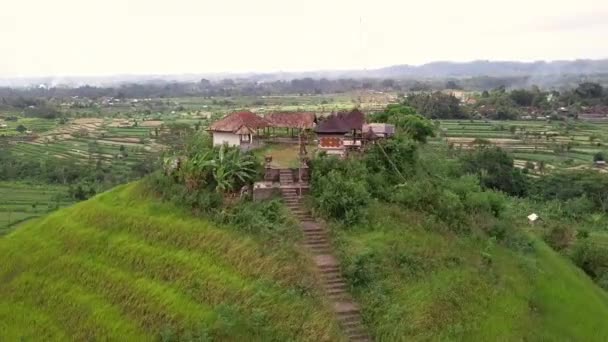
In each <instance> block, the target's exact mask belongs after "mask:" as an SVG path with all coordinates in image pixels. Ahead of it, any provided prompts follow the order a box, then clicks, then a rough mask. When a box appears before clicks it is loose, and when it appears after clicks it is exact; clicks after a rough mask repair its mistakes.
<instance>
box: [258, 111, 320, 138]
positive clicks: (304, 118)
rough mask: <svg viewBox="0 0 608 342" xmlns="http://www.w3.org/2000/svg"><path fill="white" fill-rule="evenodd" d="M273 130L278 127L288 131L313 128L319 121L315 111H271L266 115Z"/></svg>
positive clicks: (292, 132)
mask: <svg viewBox="0 0 608 342" xmlns="http://www.w3.org/2000/svg"><path fill="white" fill-rule="evenodd" d="M264 119H266V120H267V121H268V123H269V124H270V127H272V129H273V130H275V129H276V128H284V129H286V130H287V132H291V136H292V137H293V136H294V132H300V131H302V130H311V129H313V128H314V127H315V124H316V123H317V116H316V115H315V114H314V113H307V112H299V113H270V114H266V115H265V116H264Z"/></svg>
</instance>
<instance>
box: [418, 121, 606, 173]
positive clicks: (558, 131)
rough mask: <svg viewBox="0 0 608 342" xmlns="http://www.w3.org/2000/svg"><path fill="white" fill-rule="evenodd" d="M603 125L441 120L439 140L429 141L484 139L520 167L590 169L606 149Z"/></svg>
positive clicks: (456, 143)
mask: <svg viewBox="0 0 608 342" xmlns="http://www.w3.org/2000/svg"><path fill="white" fill-rule="evenodd" d="M606 128H607V126H606V124H605V123H599V122H598V123H587V122H585V123H584V122H577V121H565V122H564V121H547V120H542V121H540V120H539V121H521V120H520V121H487V120H486V121H481V120H442V121H441V122H440V139H434V140H432V141H431V142H430V143H431V144H432V145H441V144H444V145H447V146H449V147H451V148H453V149H456V150H458V149H470V148H475V147H476V146H475V145H477V144H476V143H475V141H474V140H475V139H484V140H485V141H486V142H487V144H492V145H495V146H498V147H500V148H502V149H504V150H506V151H509V152H511V154H512V156H513V157H514V158H515V159H516V160H517V161H518V162H517V165H518V166H520V167H523V165H524V164H525V162H526V161H533V162H539V161H544V162H547V163H548V164H549V165H551V168H560V169H563V168H571V167H575V166H585V167H587V168H589V167H591V166H592V163H593V160H594V157H595V156H596V155H597V154H598V153H602V152H604V151H606V146H608V135H606V133H605V132H606Z"/></svg>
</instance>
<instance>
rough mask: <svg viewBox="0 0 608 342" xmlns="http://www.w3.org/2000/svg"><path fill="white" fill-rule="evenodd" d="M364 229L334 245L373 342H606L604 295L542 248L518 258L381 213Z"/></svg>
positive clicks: (339, 236)
mask: <svg viewBox="0 0 608 342" xmlns="http://www.w3.org/2000/svg"><path fill="white" fill-rule="evenodd" d="M371 222H373V224H371V227H369V226H368V227H366V228H363V227H359V228H353V229H351V230H346V231H345V230H342V229H335V231H336V233H335V235H336V237H335V240H336V244H337V246H338V248H339V249H340V251H341V258H342V260H343V262H345V266H346V268H345V269H346V272H347V275H348V277H349V280H351V282H352V283H353V285H354V290H355V295H356V297H357V298H358V299H359V301H360V302H361V304H362V306H363V309H364V313H365V319H366V321H367V323H368V325H369V326H370V327H371V330H372V332H373V334H374V335H375V336H376V338H377V339H378V340H383V341H384V340H386V341H397V340H467V341H506V340H508V341H515V340H531V341H556V340H560V341H563V340H578V341H605V340H606V339H608V325H606V324H605V320H606V317H608V295H607V294H606V293H605V292H603V291H602V290H601V289H599V288H598V287H597V286H596V285H594V284H593V282H592V281H591V280H590V279H588V278H587V277H586V276H585V275H584V274H583V272H581V271H580V270H579V269H577V268H576V267H575V266H573V265H572V264H570V262H568V261H567V260H566V259H564V258H562V257H561V256H559V255H557V254H556V253H555V252H553V251H552V250H550V248H549V247H547V246H546V245H545V244H544V243H542V242H540V241H535V252H526V253H524V252H515V251H513V250H510V249H507V248H504V247H501V246H497V245H495V244H493V243H491V242H490V243H489V242H488V241H487V239H479V238H475V237H462V236H460V237H459V236H455V235H453V234H451V233H449V232H447V231H443V232H441V233H439V231H441V227H440V226H439V225H437V224H436V223H433V222H431V221H429V218H428V216H426V215H423V214H420V213H417V212H408V211H403V210H402V209H399V208H393V207H389V206H382V205H375V206H374V208H373V209H372V214H371ZM424 227H427V228H428V227H433V229H425V228H424ZM480 246H483V247H482V248H480ZM484 254H485V257H484ZM488 256H491V257H490V258H491V260H492V261H491V263H488V262H487V260H488ZM358 281H359V283H357V282H358Z"/></svg>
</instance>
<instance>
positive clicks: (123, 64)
mask: <svg viewBox="0 0 608 342" xmlns="http://www.w3.org/2000/svg"><path fill="white" fill-rule="evenodd" d="M607 57H608V1H607V0H577V1H566V0H511V1H491V0H483V1H482V0H460V1H447V0H443V1H439V0H425V1H403V0H402V1H389V0H368V1H353V0H305V1H287V0H221V1H206V0H103V1H98V0H53V1H49V0H38V1H35V0H3V1H2V6H1V10H0V76H38V75H41V76H42V75H111V74H120V73H128V74H146V73H159V74H165V73H167V74H169V73H171V74H172V73H199V72H244V71H278V70H284V71H301V70H315V69H351V68H356V69H362V68H374V67H381V66H387V65H392V64H423V63H427V62H431V61H437V60H451V61H469V60H476V59H488V60H524V61H530V60H541V59H542V60H555V59H575V58H593V59H596V58H607Z"/></svg>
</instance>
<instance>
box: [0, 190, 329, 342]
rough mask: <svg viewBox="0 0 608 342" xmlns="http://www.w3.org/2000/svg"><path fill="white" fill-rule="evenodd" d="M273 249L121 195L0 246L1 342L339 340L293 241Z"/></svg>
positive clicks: (145, 199) (57, 216)
mask: <svg viewBox="0 0 608 342" xmlns="http://www.w3.org/2000/svg"><path fill="white" fill-rule="evenodd" d="M289 232H290V230H289V229H286V230H285V233H286V234H287V233H289ZM273 241H275V242H276V240H275V239H264V238H262V237H260V236H258V235H256V234H253V233H251V234H250V233H247V232H244V231H242V230H238V229H235V228H233V227H230V226H221V225H218V224H216V223H211V222H208V221H206V220H205V219H201V218H195V217H193V216H191V215H190V214H189V213H187V212H185V211H184V210H182V209H181V208H178V207H175V206H173V205H171V204H167V203H162V202H160V201H158V200H155V199H152V198H150V197H149V195H147V194H145V192H144V191H142V189H141V187H140V185H138V184H131V185H127V186H122V187H119V188H117V189H115V190H113V191H111V192H108V193H104V194H102V195H100V196H97V197H96V198H94V199H92V200H89V201H87V202H82V203H80V204H77V205H75V206H73V207H71V208H67V209H63V210H60V211H58V212H55V213H53V214H51V215H50V216H48V217H46V218H44V219H38V220H37V221H35V222H34V221H33V222H30V223H28V224H25V225H24V226H23V227H20V228H19V229H18V230H17V231H15V232H13V233H11V234H9V235H7V236H5V237H3V238H0V259H1V260H3V263H2V264H0V307H1V308H2V309H0V340H15V339H19V338H27V337H28V336H36V337H44V340H66V339H68V340H142V341H143V340H155V339H159V340H160V339H162V340H180V341H182V340H183V341H188V340H208V339H212V340H227V341H243V340H258V341H273V340H274V341H285V340H302V341H323V340H340V339H341V335H340V334H339V332H338V329H337V328H336V325H335V323H334V322H335V319H334V317H333V314H332V313H331V310H330V309H329V307H328V305H327V304H326V303H324V302H323V300H322V299H321V297H320V295H319V292H318V289H317V288H316V287H315V276H314V274H313V272H312V270H311V268H310V266H309V261H308V259H307V255H306V254H305V253H304V252H303V251H302V250H301V249H300V248H299V247H297V244H296V242H297V239H293V238H291V239H284V241H283V242H282V243H276V244H273V243H272V242H273ZM6 307H9V308H11V309H12V308H14V311H15V312H17V313H21V314H17V315H14V314H13V313H12V312H13V310H8V309H4V308H6ZM28 313H30V314H29V315H28Z"/></svg>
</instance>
